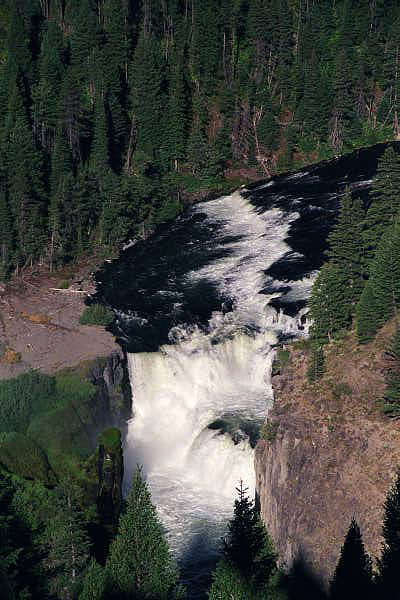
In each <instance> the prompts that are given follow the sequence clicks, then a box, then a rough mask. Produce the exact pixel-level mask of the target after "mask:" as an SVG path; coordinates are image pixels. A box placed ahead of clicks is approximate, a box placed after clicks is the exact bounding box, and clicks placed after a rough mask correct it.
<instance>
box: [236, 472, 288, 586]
mask: <svg viewBox="0 0 400 600" xmlns="http://www.w3.org/2000/svg"><path fill="white" fill-rule="evenodd" d="M237 492H238V499H237V500H235V509H234V515H233V518H232V519H231V521H230V522H229V525H228V536H227V538H226V539H225V541H224V556H225V558H226V560H227V561H228V562H229V563H231V564H232V565H234V567H235V568H236V569H238V571H239V573H241V574H242V575H244V576H245V577H246V578H247V579H248V581H249V582H252V583H254V584H255V585H260V586H261V587H262V586H265V585H266V584H267V583H268V580H269V579H270V577H271V575H273V574H274V573H275V572H276V569H277V565H276V561H277V555H276V553H275V550H274V548H273V545H272V541H271V539H270V537H269V535H268V533H267V531H266V529H265V527H264V525H263V524H262V523H261V520H260V517H259V515H258V512H257V509H256V506H255V504H254V502H253V501H252V500H250V499H249V498H248V496H247V489H246V488H244V487H243V482H240V487H239V488H237Z"/></svg>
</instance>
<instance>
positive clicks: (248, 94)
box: [0, 0, 400, 277]
mask: <svg viewBox="0 0 400 600" xmlns="http://www.w3.org/2000/svg"><path fill="white" fill-rule="evenodd" d="M399 48H400V7H399V6H398V3H397V2H396V0H373V1H372V0H360V1H359V2H356V3H355V2H351V1H350V0H337V1H334V0H319V1H316V0H202V1H201V2H200V1H199V0H142V1H141V2H137V1H136V0H20V1H18V2H11V1H9V2H8V1H7V0H2V1H1V2H0V243H1V248H0V250H1V251H0V274H1V276H2V277H5V276H8V275H9V274H10V273H11V272H12V271H14V270H15V269H17V268H20V267H23V266H24V265H26V264H30V263H32V262H36V261H41V262H45V263H46V264H48V265H49V266H50V267H53V266H56V265H58V264H60V263H63V262H66V261H69V260H71V259H73V258H75V257H76V256H77V255H79V254H81V253H83V252H87V251H88V250H89V251H91V250H93V249H94V248H99V247H105V246H116V245H118V244H119V243H121V242H122V241H123V240H125V239H127V238H128V237H129V236H131V237H132V236H143V235H146V232H148V231H149V230H151V229H152V228H154V226H155V225H156V224H157V223H159V222H161V221H163V220H165V219H167V218H169V217H171V216H174V215H175V214H177V213H178V212H179V211H180V210H181V207H182V203H183V202H184V199H185V197H186V196H185V194H187V193H188V192H191V191H194V190H198V189H200V188H211V189H212V188H216V187H218V185H217V184H218V182H221V179H222V178H223V176H224V174H231V175H232V174H233V175H234V174H235V173H236V174H238V173H243V169H244V170H245V171H246V169H247V172H252V173H253V176H259V177H261V176H266V175H269V174H270V173H272V172H276V171H278V170H284V169H288V168H292V167H294V166H297V165H299V164H304V163H306V162H314V161H316V160H318V159H322V158H326V157H330V156H333V155H337V154H340V153H343V152H345V151H347V150H350V149H352V148H354V147H360V146H364V145H368V144H371V143H374V142H377V141H382V140H387V139H393V138H394V137H398V135H399V130H400V126H399V118H398V111H399V103H400V95H399V85H400V83H399V81H400V76H399V61H400V58H399V57H400V54H399ZM231 185H232V184H231Z"/></svg>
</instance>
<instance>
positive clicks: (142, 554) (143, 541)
mask: <svg viewBox="0 0 400 600" xmlns="http://www.w3.org/2000/svg"><path fill="white" fill-rule="evenodd" d="M106 571H107V575H108V578H109V579H110V581H111V593H112V594H116V595H118V594H120V595H121V596H120V597H122V598H143V599H146V598H148V599H149V600H150V599H151V600H173V598H180V597H181V594H182V590H181V589H180V587H179V586H178V583H177V582H178V572H177V568H176V565H175V563H174V561H173V559H172V557H171V553H170V550H169V548H168V544H167V542H166V540H165V537H164V532H163V529H162V526H161V523H160V521H159V518H158V516H157V513H156V509H155V507H154V505H153V504H152V503H151V497H150V492H149V490H148V487H147V484H146V483H145V482H144V481H143V480H142V474H141V471H140V470H139V469H138V470H137V471H136V472H135V473H134V475H133V480H132V486H131V491H130V493H129V495H128V497H127V499H126V511H125V513H124V514H123V515H122V516H121V517H120V521H119V528H118V534H117V537H116V538H115V540H114V541H113V543H112V544H111V546H110V552H109V557H108V560H107V563H106Z"/></svg>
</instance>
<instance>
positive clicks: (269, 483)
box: [255, 324, 400, 584]
mask: <svg viewBox="0 0 400 600" xmlns="http://www.w3.org/2000/svg"><path fill="white" fill-rule="evenodd" d="M393 329H394V326H393V324H388V325H387V326H386V327H385V328H384V329H383V330H382V331H381V332H380V333H379V334H378V336H377V338H376V340H375V341H374V342H373V343H371V344H368V345H365V346H359V345H357V343H356V339H355V336H354V334H349V335H348V336H346V338H344V339H343V340H341V341H340V342H334V343H332V344H331V345H330V346H329V347H328V350H327V357H326V373H325V375H324V377H323V378H322V379H321V380H320V381H319V382H317V383H314V384H311V383H308V382H307V377H306V371H307V355H308V350H307V342H304V341H299V342H295V343H294V344H292V345H291V346H290V358H289V361H288V363H287V365H286V366H285V367H284V368H283V369H282V370H281V372H280V373H279V374H278V375H276V376H275V377H273V387H274V394H275V400H274V407H273V409H272V410H271V411H270V414H269V416H268V421H267V423H266V425H265V426H264V429H263V435H262V438H263V439H261V440H260V441H259V442H258V444H257V448H256V453H255V469H256V482H257V483H256V485H257V493H258V496H259V500H260V507H261V516H262V519H263V520H264V522H265V524H266V526H267V527H268V529H269V531H270V533H271V535H272V537H273V539H274V541H275V544H276V548H277V550H278V553H279V555H280V557H281V559H282V560H283V561H284V562H285V563H286V564H287V565H289V566H290V564H291V563H292V562H293V560H294V559H295V558H297V557H299V556H300V557H302V559H303V560H304V561H305V563H306V564H307V565H308V566H309V567H310V568H311V570H312V571H313V572H314V573H315V575H317V576H318V577H319V578H321V580H322V581H323V582H324V583H325V584H327V582H328V581H329V579H330V577H331V576H332V573H333V570H334V568H335V566H336V563H337V560H338V556H339V552H340V547H341V545H342V543H343V540H344V536H345V534H346V532H347V529H348V526H349V524H350V520H351V518H352V517H354V518H355V519H356V520H357V521H358V523H359V525H360V527H361V530H362V533H363V537H364V542H365V546H366V548H367V551H368V552H369V553H370V554H371V556H372V558H376V557H377V556H379V553H380V546H381V524H382V516H383V502H384V500H385V496H386V493H387V490H388V488H389V487H390V485H391V484H392V482H393V480H394V478H395V475H396V470H397V467H398V466H399V465H400V422H399V421H397V420H390V419H388V418H385V417H383V416H381V414H380V412H379V401H380V399H381V398H382V396H383V393H384V387H385V382H384V374H385V368H387V357H386V356H385V350H387V348H388V346H389V340H390V337H391V335H392V333H393ZM321 557H323V560H322V559H321Z"/></svg>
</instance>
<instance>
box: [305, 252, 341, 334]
mask: <svg viewBox="0 0 400 600" xmlns="http://www.w3.org/2000/svg"><path fill="white" fill-rule="evenodd" d="M346 284H347V280H346V276H345V274H344V273H343V272H342V271H341V270H340V268H338V266H337V265H336V264H335V263H334V262H332V261H330V262H328V263H325V264H324V265H323V267H322V269H321V271H320V272H319V274H318V276H317V278H316V280H315V282H314V285H313V288H312V292H311V296H310V300H309V307H310V317H311V319H312V321H313V324H312V328H311V338H312V339H313V340H316V341H317V342H318V344H324V343H326V342H327V341H329V340H330V339H332V338H333V337H334V336H335V334H337V333H338V332H340V331H342V330H343V329H345V328H347V327H348V325H349V324H350V316H351V314H350V311H349V300H348V289H347V285H346Z"/></svg>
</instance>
